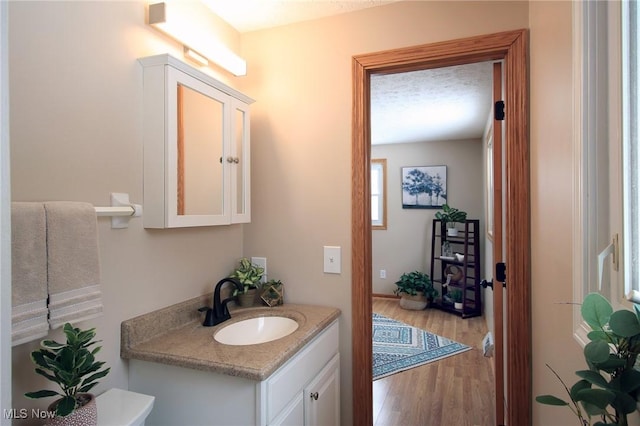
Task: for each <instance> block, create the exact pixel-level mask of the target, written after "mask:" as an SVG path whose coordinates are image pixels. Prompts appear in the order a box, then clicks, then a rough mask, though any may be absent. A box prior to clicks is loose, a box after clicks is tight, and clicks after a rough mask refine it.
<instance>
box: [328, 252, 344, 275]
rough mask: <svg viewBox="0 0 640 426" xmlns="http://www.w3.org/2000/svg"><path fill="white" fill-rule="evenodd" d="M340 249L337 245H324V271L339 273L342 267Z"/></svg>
mask: <svg viewBox="0 0 640 426" xmlns="http://www.w3.org/2000/svg"><path fill="white" fill-rule="evenodd" d="M341 253H342V249H341V248H340V247H337V246H324V272H325V273H327V274H339V273H340V272H342V271H341V268H342V262H341V257H342V255H341Z"/></svg>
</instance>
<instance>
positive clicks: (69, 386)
mask: <svg viewBox="0 0 640 426" xmlns="http://www.w3.org/2000/svg"><path fill="white" fill-rule="evenodd" d="M63 331H64V334H65V335H66V338H67V342H66V343H58V342H56V341H54V340H43V341H42V342H41V346H42V347H41V348H40V349H39V350H37V351H33V352H31V360H32V361H33V363H34V364H35V365H36V369H35V372H36V373H37V374H39V375H41V376H43V377H46V378H47V379H49V380H51V381H52V382H54V383H57V384H58V386H59V387H60V389H61V391H62V392H56V391H53V390H48V389H43V390H39V391H36V392H27V393H25V396H26V397H27V398H34V399H35V398H46V397H51V396H60V397H61V398H59V399H58V400H56V401H54V402H53V403H52V404H51V405H50V406H49V411H55V414H56V417H55V418H53V419H50V421H49V422H48V424H50V425H67V424H82V425H95V424H96V423H97V407H96V402H95V396H94V395H93V394H91V393H88V392H89V391H90V390H91V389H92V388H93V387H94V386H95V385H97V384H98V379H101V378H103V377H104V376H106V375H107V374H108V373H109V370H111V368H103V367H104V364H105V363H104V362H103V361H96V358H95V355H96V354H97V353H98V351H99V350H100V349H101V348H102V347H101V346H97V347H95V348H93V349H90V347H91V346H93V345H95V344H96V343H98V342H99V340H93V338H94V337H95V335H96V332H95V328H91V329H89V330H80V329H79V328H75V327H73V326H72V325H71V324H69V323H66V324H65V325H64V327H63Z"/></svg>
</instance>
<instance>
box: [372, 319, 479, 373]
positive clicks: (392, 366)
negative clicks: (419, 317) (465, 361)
mask: <svg viewBox="0 0 640 426" xmlns="http://www.w3.org/2000/svg"><path fill="white" fill-rule="evenodd" d="M470 349H471V348H470V347H469V346H467V345H463V344H462V343H458V342H454V341H453V340H449V339H447V338H445V337H442V336H438V335H437V334H431V333H429V332H427V331H424V330H421V329H419V328H415V327H412V326H410V325H408V324H405V323H403V322H400V321H396V320H394V319H391V318H387V317H385V316H384V315H380V314H376V313H374V314H373V380H378V379H381V378H383V377H386V376H390V375H392V374H396V373H399V372H401V371H405V370H409V369H411V368H414V367H419V366H421V365H424V364H427V363H430V362H434V361H438V360H440V359H443V358H446V357H449V356H452V355H457V354H460V353H462V352H465V351H468V350H470Z"/></svg>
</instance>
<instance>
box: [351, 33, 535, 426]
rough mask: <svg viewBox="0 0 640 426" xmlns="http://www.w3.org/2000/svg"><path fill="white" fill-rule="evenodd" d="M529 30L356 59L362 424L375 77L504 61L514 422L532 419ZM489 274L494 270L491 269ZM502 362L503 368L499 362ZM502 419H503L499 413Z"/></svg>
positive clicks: (355, 305) (355, 251)
mask: <svg viewBox="0 0 640 426" xmlns="http://www.w3.org/2000/svg"><path fill="white" fill-rule="evenodd" d="M527 38H528V33H527V31H526V30H518V31H508V32H504V33H497V34H490V35H484V36H477V37H471V38H467V39H460V40H453V41H447V42H441V43H434V44H428V45H422V46H415V47H410V48H403V49H396V50H391V51H385V52H377V53H372V54H365V55H358V56H355V57H354V58H353V62H352V64H353V66H352V71H353V123H352V126H353V130H352V138H353V141H352V181H353V186H352V240H353V242H352V274H353V282H352V315H353V318H352V320H353V328H352V335H353V365H354V368H353V373H352V374H353V395H354V397H353V413H354V424H356V425H363V426H364V425H371V424H372V421H373V419H372V366H371V364H372V353H371V335H372V331H371V310H372V302H371V296H372V291H371V280H372V267H371V255H372V249H371V246H372V244H371V221H370V212H371V210H370V198H369V194H370V182H369V179H370V173H369V162H370V157H371V154H370V140H371V134H370V99H369V96H368V93H369V84H370V77H371V75H372V74H375V73H391V72H393V73H396V72H402V71H414V70H418V69H428V68H439V67H445V66H450V65H462V64H466V63H472V62H479V61H491V60H504V64H505V94H506V96H505V102H506V105H507V107H506V140H505V164H506V168H505V182H506V187H505V199H506V203H505V208H506V211H507V215H506V222H505V224H506V228H505V231H506V253H505V258H506V261H507V282H508V283H510V284H511V286H510V287H507V289H508V291H507V312H506V318H507V322H508V328H507V339H508V341H509V347H510V350H509V351H507V353H506V357H505V359H506V367H507V368H506V371H507V376H506V400H507V409H506V414H507V415H506V421H507V424H512V425H515V424H522V425H525V424H530V423H531V367H530V362H531V331H530V325H531V313H530V312H531V309H530V264H529V257H530V232H529V230H530V222H529V214H530V208H529V147H528V143H529V139H528V87H527ZM487 275H489V274H487ZM496 368H500V366H497V367H496ZM497 418H498V419H500V418H501V417H500V416H498V417H497Z"/></svg>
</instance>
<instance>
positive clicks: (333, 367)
mask: <svg viewBox="0 0 640 426" xmlns="http://www.w3.org/2000/svg"><path fill="white" fill-rule="evenodd" d="M303 398H304V424H305V426H334V425H335V426H338V425H340V354H336V355H335V356H334V357H333V358H332V359H331V361H329V363H328V364H327V365H326V366H325V367H324V368H323V369H322V371H321V372H320V373H319V374H318V375H317V376H316V377H315V379H313V380H312V381H311V382H310V383H309V385H307V387H305V389H304V393H303Z"/></svg>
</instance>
